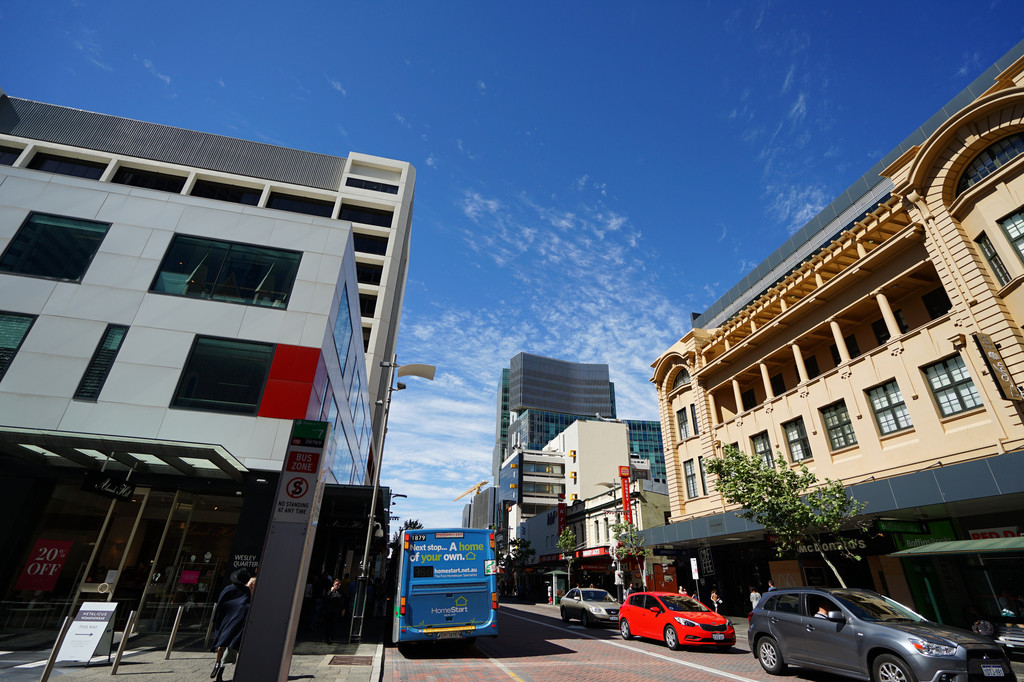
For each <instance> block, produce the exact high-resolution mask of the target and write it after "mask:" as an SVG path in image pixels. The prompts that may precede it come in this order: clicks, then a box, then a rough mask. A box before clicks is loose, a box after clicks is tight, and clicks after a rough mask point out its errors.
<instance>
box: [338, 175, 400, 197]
mask: <svg viewBox="0 0 1024 682" xmlns="http://www.w3.org/2000/svg"><path fill="white" fill-rule="evenodd" d="M345 184H346V185H347V186H349V187H358V188H359V189H371V190H373V191H374V192H387V193H388V194H398V185H389V184H388V183H386V182H376V181H374V180H361V179H359V178H348V179H347V180H345Z"/></svg>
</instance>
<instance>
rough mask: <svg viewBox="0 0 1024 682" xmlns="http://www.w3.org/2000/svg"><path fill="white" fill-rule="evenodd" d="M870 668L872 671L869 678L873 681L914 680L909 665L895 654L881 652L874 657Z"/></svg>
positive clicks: (901, 681) (894, 681)
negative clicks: (873, 662)
mask: <svg viewBox="0 0 1024 682" xmlns="http://www.w3.org/2000/svg"><path fill="white" fill-rule="evenodd" d="M871 669H872V673H874V674H873V675H872V676H871V678H872V679H873V680H874V681H875V682H915V678H914V673H913V672H911V670H910V666H908V665H907V664H906V663H905V662H904V661H903V659H901V658H897V657H896V656H890V655H889V654H882V655H881V656H879V657H878V658H876V659H875V664H874V665H873V666H872V668H871Z"/></svg>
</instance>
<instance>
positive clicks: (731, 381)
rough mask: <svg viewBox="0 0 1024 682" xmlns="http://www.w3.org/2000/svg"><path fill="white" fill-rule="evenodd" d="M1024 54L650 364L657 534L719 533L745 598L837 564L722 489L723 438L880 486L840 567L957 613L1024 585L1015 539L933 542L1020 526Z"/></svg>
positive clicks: (931, 607)
mask: <svg viewBox="0 0 1024 682" xmlns="http://www.w3.org/2000/svg"><path fill="white" fill-rule="evenodd" d="M1022 55H1024V43H1022V44H1021V45H1017V46H1016V47H1015V48H1014V49H1013V50H1012V51H1011V52H1010V53H1009V54H1008V55H1006V56H1005V57H1004V58H1003V59H1002V60H1001V61H1000V62H999V63H997V65H995V66H993V67H992V68H991V69H989V70H988V71H987V72H986V73H985V74H984V75H983V76H982V77H980V78H979V79H978V80H977V81H975V83H974V84H972V86H970V87H969V88H968V89H967V90H965V91H964V92H963V93H961V94H960V95H959V96H958V97H957V98H955V99H954V100H953V101H952V102H951V103H950V105H947V107H945V108H944V109H943V110H942V111H941V112H939V113H938V114H936V115H935V116H934V117H932V118H931V119H930V120H929V122H928V123H926V124H925V126H923V127H922V128H921V129H919V131H918V132H917V133H916V134H915V135H914V136H912V137H911V138H909V139H908V140H907V141H906V142H905V143H904V144H903V145H901V146H900V147H899V148H897V149H896V150H894V151H893V152H892V153H891V154H890V155H889V156H888V157H886V158H885V159H883V161H882V162H880V163H879V165H877V166H876V167H875V168H874V169H872V171H870V172H869V173H868V174H866V175H865V176H864V178H862V179H861V181H859V182H858V183H856V184H855V185H854V186H853V187H851V188H850V190H848V191H847V192H846V193H844V196H842V197H840V198H838V199H837V200H836V201H835V202H834V203H833V204H832V205H831V206H829V207H828V208H827V209H826V210H825V211H823V212H822V214H821V215H819V216H818V217H817V218H816V219H815V221H812V223H811V224H809V225H808V226H807V227H806V228H805V229H804V230H803V231H802V232H801V233H799V234H797V235H796V236H795V237H794V238H793V239H791V240H790V241H789V242H787V243H786V244H785V245H783V247H781V248H780V249H779V251H777V252H776V253H775V254H773V255H772V256H771V257H770V258H769V259H768V261H766V262H765V263H764V264H762V265H761V266H760V267H759V268H758V269H757V270H755V272H754V273H752V274H751V275H750V276H748V277H747V278H745V280H744V281H743V282H741V283H740V284H738V285H737V286H736V287H734V288H733V290H732V292H730V294H729V295H727V296H725V297H723V299H722V300H720V301H719V302H717V303H716V304H715V306H713V307H712V309H710V310H709V311H707V312H705V313H704V314H703V315H701V316H699V317H696V318H695V321H694V328H693V329H692V330H691V331H690V332H688V333H687V334H686V335H685V336H684V337H683V338H682V339H680V340H679V341H678V342H677V343H675V344H674V345H673V346H672V347H671V348H669V349H668V350H666V351H665V353H663V354H662V355H661V357H659V358H658V360H657V361H656V362H655V363H654V364H653V367H654V376H653V378H652V381H653V382H654V383H655V385H656V386H657V391H658V401H659V407H660V414H661V422H662V434H663V438H664V444H665V458H666V465H667V469H668V483H669V493H670V498H671V515H670V522H669V524H668V525H666V526H664V527H662V528H660V529H656V531H652V532H649V533H648V534H647V537H648V540H649V541H650V542H651V543H652V544H660V545H665V544H668V545H675V546H681V547H689V548H693V549H694V550H696V548H698V547H702V546H703V547H705V548H708V547H710V550H708V549H705V550H704V554H705V555H707V554H708V553H709V552H710V555H711V556H713V559H714V561H713V562H712V563H710V564H709V567H710V569H711V572H710V573H707V580H708V581H710V582H719V583H720V584H722V587H725V583H731V584H729V585H728V589H729V590H730V594H731V596H732V598H733V601H734V602H735V601H736V600H737V599H740V598H741V597H742V594H743V593H745V592H747V585H748V584H755V585H756V586H757V587H758V588H759V589H762V590H763V589H764V588H765V587H766V582H767V580H768V579H769V578H773V579H774V580H775V582H776V583H777V584H786V583H792V584H815V583H823V582H831V578H830V576H829V575H828V573H827V571H825V570H824V567H823V562H821V561H820V559H815V558H814V555H815V553H814V551H813V550H814V548H813V547H807V548H806V549H807V550H808V551H807V552H805V553H801V554H799V555H798V556H796V557H792V558H786V559H784V560H777V559H776V558H775V556H774V551H773V548H772V546H771V539H770V537H767V536H766V535H765V533H764V531H763V529H759V528H757V527H755V526H754V525H753V524H750V523H748V522H746V521H743V520H742V519H739V518H738V517H736V516H735V514H734V513H733V512H734V510H733V509H730V508H729V507H728V506H727V505H724V504H723V501H722V500H721V498H720V496H719V495H718V494H717V493H716V491H715V485H714V481H713V480H712V478H711V476H710V475H709V474H708V475H705V473H704V467H703V462H704V461H707V460H709V459H710V458H713V457H716V456H719V455H720V454H721V451H722V448H723V446H727V445H736V446H737V447H738V448H739V449H740V450H743V451H744V452H748V453H759V454H761V455H762V456H763V457H765V458H766V459H769V460H770V459H776V460H777V459H780V458H781V459H782V460H784V461H785V463H786V464H788V465H789V466H797V465H799V464H806V465H807V467H808V468H809V469H811V470H812V471H814V472H815V474H816V475H817V476H818V477H819V479H820V478H825V477H828V478H834V479H841V480H842V481H844V482H845V483H846V484H847V485H848V486H849V490H850V491H851V492H852V494H853V495H854V496H855V497H857V498H858V499H860V500H862V501H865V502H867V503H868V506H867V508H866V510H865V512H864V514H865V521H867V522H869V528H870V532H868V533H860V534H855V535H853V536H852V537H856V538H858V543H859V544H860V545H861V547H862V554H864V555H865V559H864V560H863V561H862V562H859V563H851V564H849V565H844V566H843V571H844V573H845V574H846V577H847V580H848V582H853V583H855V584H858V585H859V586H863V587H870V588H874V589H877V590H879V591H881V592H885V593H888V594H891V595H892V596H894V597H896V598H899V599H901V600H904V601H907V602H911V603H914V604H916V606H917V608H918V609H919V610H922V611H924V612H926V613H929V614H930V615H932V616H934V617H938V618H940V619H941V620H944V621H945V622H954V623H956V622H960V621H962V619H963V614H962V610H963V608H964V606H965V605H966V603H967V602H966V599H971V600H972V601H973V603H975V604H982V605H990V606H994V604H995V603H996V596H997V594H996V593H997V592H998V591H1000V588H1001V587H1002V586H1003V585H1006V586H1009V585H1012V584H1016V585H1020V584H1021V582H1022V575H1021V568H1020V566H1021V565H1022V564H1024V562H1022V561H1021V556H1022V555H1021V553H1020V550H1018V552H1017V554H1013V553H1012V552H1009V553H1007V552H1006V551H999V552H996V553H992V554H984V555H983V554H981V552H982V551H984V550H987V549H989V548H988V547H986V546H983V545H981V544H979V543H978V542H975V543H973V544H971V543H968V544H966V545H955V546H952V547H949V548H948V549H950V550H951V551H954V552H956V553H955V554H952V555H947V556H950V557H951V558H948V559H942V558H938V559H936V558H934V556H935V555H933V554H932V553H931V552H929V551H928V550H926V549H924V548H925V546H929V545H931V544H932V543H934V542H935V541H943V540H945V541H955V540H971V539H972V538H975V540H978V539H979V538H984V537H986V536H991V535H1006V536H1009V535H1019V533H1020V529H1021V528H1022V527H1024V454H1022V453H1024V424H1022V419H1021V415H1022V411H1021V408H1022V406H1024V402H1022V396H1021V391H1020V389H1019V388H1018V384H1024V334H1022V331H1021V326H1022V324H1024V287H1022V286H1021V285H1022V284H1024V56H1022ZM880 115H884V111H883V112H881V113H880ZM1006 544H1009V545H1019V546H1020V548H1021V549H1022V550H1024V538H1017V539H1016V540H1010V541H1007V543H1006ZM935 547H940V546H939V545H935ZM1005 549H1006V548H1004V550H1005ZM899 550H916V552H911V553H909V556H908V554H900V555H897V556H892V554H894V553H895V552H897V551H899ZM932 551H934V549H933V550H932ZM694 556H696V551H694ZM918 557H920V558H918ZM702 558H708V557H707V556H705V557H702ZM716 568H717V569H718V570H716ZM766 572H770V575H768V574H766ZM955 595H962V596H960V597H957V596H955ZM727 601H728V598H727Z"/></svg>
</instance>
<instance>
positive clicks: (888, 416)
mask: <svg viewBox="0 0 1024 682" xmlns="http://www.w3.org/2000/svg"><path fill="white" fill-rule="evenodd" d="M867 393H868V401H869V402H870V403H871V410H872V411H873V412H874V413H875V423H876V424H878V431H879V433H881V434H882V435H883V436H884V435H886V434H889V433H895V432H896V431H902V430H903V429H909V428H911V427H912V426H913V425H914V424H913V422H911V421H910V413H909V412H907V405H906V403H905V402H903V393H901V392H900V387H899V384H897V383H896V380H895V379H894V380H892V381H888V382H886V383H884V384H882V385H881V386H875V387H874V388H872V389H870V390H869V391H868V392H867Z"/></svg>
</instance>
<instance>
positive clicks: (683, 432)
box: [676, 407, 690, 440]
mask: <svg viewBox="0 0 1024 682" xmlns="http://www.w3.org/2000/svg"><path fill="white" fill-rule="evenodd" d="M687 415H688V413H687V411H686V408H685V407H684V408H683V409H681V410H679V411H678V412H676V423H677V424H678V425H679V440H686V439H687V438H689V437H690V421H689V419H688V417H687Z"/></svg>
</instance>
